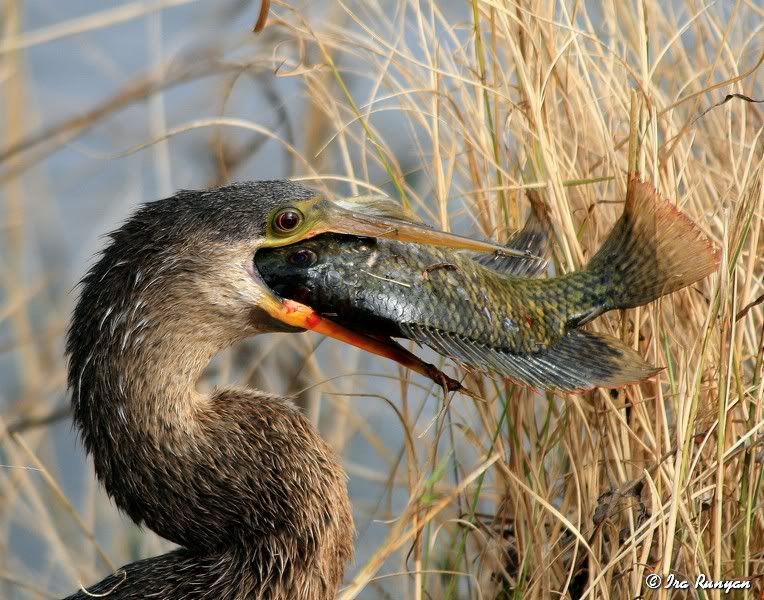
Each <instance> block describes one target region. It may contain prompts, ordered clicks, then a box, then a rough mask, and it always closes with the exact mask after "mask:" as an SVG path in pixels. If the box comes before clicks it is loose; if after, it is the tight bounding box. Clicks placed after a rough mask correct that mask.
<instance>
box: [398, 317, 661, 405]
mask: <svg viewBox="0 0 764 600" xmlns="http://www.w3.org/2000/svg"><path fill="white" fill-rule="evenodd" d="M402 329H403V330H404V331H405V332H406V333H407V334H408V335H409V336H410V337H411V339H413V340H415V341H417V342H422V343H425V344H427V345H428V346H430V347H431V348H432V349H433V350H435V351H436V352H439V353H441V354H443V355H446V356H449V357H451V358H453V359H455V360H457V361H459V362H461V363H464V364H465V365H468V366H470V367H474V368H476V369H479V370H481V371H488V372H492V373H495V374H497V375H501V376H503V377H508V378H510V379H512V380H513V381H516V382H517V383H521V384H524V385H527V386H530V387H535V388H541V389H546V390H553V391H562V392H579V391H584V390H590V389H592V388H595V387H608V388H613V387H621V386H624V385H627V384H629V383H636V382H638V381H642V380H643V379H648V378H650V377H652V376H653V375H655V374H656V373H657V372H658V371H660V370H661V369H657V368H655V367H653V366H652V365H650V364H648V363H647V362H645V360H644V359H643V358H642V357H641V356H639V354H637V353H636V352H635V351H634V350H632V349H631V348H629V347H628V346H626V345H624V344H623V342H621V341H620V340H618V339H616V338H612V337H609V336H606V335H602V334H599V333H591V332H588V331H578V330H574V331H571V332H569V333H568V334H567V335H565V337H563V338H561V339H560V340H559V341H558V342H556V343H555V344H554V345H552V346H550V347H549V348H547V349H545V350H542V351H540V352H535V353H527V354H513V353H509V352H507V351H505V350H502V349H501V348H493V347H491V346H486V345H484V344H481V343H479V342H476V341H474V340H470V339H467V338H463V337H461V336H458V335H455V334H452V333H448V332H444V331H440V330H436V329H431V328H426V327H421V326H418V325H411V324H407V325H405V326H402Z"/></svg>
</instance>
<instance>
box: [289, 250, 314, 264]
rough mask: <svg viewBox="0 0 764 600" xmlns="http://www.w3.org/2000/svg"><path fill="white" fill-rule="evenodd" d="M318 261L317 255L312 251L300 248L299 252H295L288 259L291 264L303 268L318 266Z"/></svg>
mask: <svg viewBox="0 0 764 600" xmlns="http://www.w3.org/2000/svg"><path fill="white" fill-rule="evenodd" d="M317 260H318V256H316V253H315V252H313V251H312V250H308V249H307V248H300V249H299V250H295V251H294V252H292V254H290V255H289V256H288V257H287V261H289V264H291V265H294V266H295V267H302V268H307V267H310V266H313V265H314V264H316V261H317Z"/></svg>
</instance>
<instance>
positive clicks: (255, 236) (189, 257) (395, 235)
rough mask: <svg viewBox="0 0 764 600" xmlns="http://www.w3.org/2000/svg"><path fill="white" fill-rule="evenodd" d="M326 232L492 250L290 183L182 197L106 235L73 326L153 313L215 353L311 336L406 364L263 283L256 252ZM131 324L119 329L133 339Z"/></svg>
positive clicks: (385, 204)
mask: <svg viewBox="0 0 764 600" xmlns="http://www.w3.org/2000/svg"><path fill="white" fill-rule="evenodd" d="M325 232H334V233H343V234H351V235H358V236H366V237H380V238H390V239H395V240H400V241H404V242H416V243H420V244H430V245H440V246H447V247H451V248H461V249H466V250H475V251H483V252H493V251H495V250H496V249H497V247H496V246H494V245H493V244H490V243H487V242H479V241H476V240H470V239H468V238H463V237H460V236H456V235H453V234H449V233H445V232H442V231H437V230H434V229H431V228H428V227H426V226H425V225H423V224H421V223H419V222H417V221H416V220H415V219H414V218H413V217H412V216H411V215H409V214H407V213H406V212H404V211H403V210H402V209H401V208H400V207H399V206H398V205H397V204H396V203H394V202H392V201H391V200H389V199H387V198H385V197H380V196H366V197H359V198H349V199H340V200H334V201H332V200H329V199H328V198H327V197H325V196H323V195H321V194H319V193H317V192H316V191H315V190H312V189H310V188H308V187H305V186H303V185H301V184H299V183H295V182H290V181H256V182H245V183H236V184H231V185H227V186H223V187H219V188H215V189H211V190H207V191H181V192H178V193H177V194H176V195H175V196H173V197H170V198H165V199H163V200H158V201H156V202H151V203H149V204H146V205H145V206H143V207H142V208H141V209H139V210H138V211H137V212H136V213H135V214H134V215H133V216H132V217H131V218H130V219H129V220H128V221H127V222H126V223H125V224H124V225H123V226H122V227H120V228H119V229H118V230H117V231H115V232H114V233H113V234H112V235H111V237H112V243H111V244H109V246H108V247H107V248H106V249H105V250H104V254H103V257H102V259H101V260H100V261H99V262H98V264H96V265H95V266H94V267H93V269H92V270H91V272H90V274H89V275H88V276H87V277H86V279H85V280H84V284H85V288H84V293H83V301H81V302H80V307H81V308H80V312H82V313H83V314H82V315H80V316H81V317H82V319H80V320H76V321H75V326H77V324H79V323H82V322H90V321H92V320H93V319H94V318H95V319H96V320H98V321H99V322H103V319H106V318H107V316H109V318H112V316H113V315H115V314H120V315H121V314H125V315H128V316H129V315H133V316H131V317H130V318H133V319H134V320H135V321H136V323H137V324H140V325H141V326H142V327H143V326H144V323H146V322H152V319H150V318H149V316H148V314H144V315H141V314H140V313H141V312H143V313H148V312H149V311H151V312H152V314H155V315H157V316H159V315H163V317H162V318H163V319H164V320H165V322H167V320H168V319H171V320H173V323H165V326H166V327H168V330H169V328H170V327H174V328H175V330H176V332H177V333H178V334H179V335H181V334H182V335H185V336H186V338H185V339H190V338H189V337H188V336H189V335H194V336H196V338H195V339H200V340H204V339H208V338H209V337H213V336H214V338H215V345H218V346H222V345H225V344H227V343H231V342H233V341H236V340H237V339H240V338H243V337H246V336H248V335H252V334H254V333H258V332H265V331H284V330H292V331H293V330H301V329H310V330H314V331H317V332H319V333H322V334H324V335H327V336H330V337H334V338H337V339H339V340H342V341H344V342H346V343H349V344H352V345H355V346H359V347H361V348H364V349H366V350H369V351H371V352H374V353H376V354H381V355H384V356H387V357H388V358H393V359H394V360H397V361H398V362H402V363H404V364H406V360H408V361H409V363H410V359H411V355H406V356H404V355H403V354H401V352H400V350H401V349H400V347H398V346H397V345H393V343H392V342H387V341H380V340H378V339H371V338H368V337H366V336H364V335H361V334H359V333H357V332H353V331H350V330H348V329H346V328H344V327H342V326H340V325H338V324H335V323H333V322H331V321H327V320H326V319H324V318H322V317H321V316H320V315H318V314H317V313H316V312H315V311H313V310H312V309H311V308H310V307H309V306H305V305H303V304H300V303H297V302H294V301H292V300H288V299H284V298H280V297H279V296H278V295H277V294H275V293H274V292H273V291H272V290H271V289H270V288H269V287H268V286H267V285H266V284H265V282H264V281H263V279H262V278H261V276H260V273H259V272H258V270H257V269H256V268H255V265H254V256H255V253H256V252H257V251H258V250H259V249H261V248H269V247H270V248H273V247H279V246H285V245H288V244H294V243H297V242H300V241H302V240H305V239H307V238H310V237H313V236H315V235H318V234H321V233H325ZM499 250H501V251H502V252H505V253H506V249H503V248H499ZM138 308H140V310H138ZM170 309H172V310H170ZM77 314H79V313H77ZM100 314H103V315H104V316H103V317H99V316H98V315H100ZM168 315H172V317H170V316H168ZM137 324H134V325H133V326H132V328H131V327H130V326H128V325H125V328H126V330H127V331H135V330H136V327H137ZM96 334H97V332H94V336H95V335H96ZM167 335H168V334H165V337H167ZM179 339H180V338H179ZM210 343H212V340H210ZM409 366H410V364H409Z"/></svg>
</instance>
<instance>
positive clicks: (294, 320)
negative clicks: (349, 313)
mask: <svg viewBox="0 0 764 600" xmlns="http://www.w3.org/2000/svg"><path fill="white" fill-rule="evenodd" d="M264 291H265V290H264ZM260 306H261V308H262V309H264V310H265V311H266V312H267V313H268V314H269V315H270V316H271V317H273V318H274V319H276V320H278V321H281V322H282V323H286V324H287V325H291V326H292V327H297V328H299V329H309V330H310V331H315V332H316V333H320V334H323V335H325V336H328V337H331V338H334V339H336V340H340V341H341V342H345V343H346V344H350V345H351V346H355V347H357V348H361V349H362V350H366V351H367V352H371V353H372V354H376V355H378V356H383V357H385V358H389V359H391V360H394V361H395V362H397V363H398V364H400V365H402V366H404V367H406V368H408V369H411V370H412V371H415V372H416V373H419V374H421V375H424V376H425V377H427V378H429V379H431V380H432V381H434V382H436V383H437V384H439V385H442V386H443V387H444V388H445V389H446V390H448V391H456V390H460V389H462V385H461V384H460V383H459V382H458V381H456V380H455V379H452V378H450V377H448V376H447V375H444V374H443V373H441V372H440V370H439V369H438V368H437V367H435V366H434V365H431V364H429V363H426V362H424V361H423V360H421V359H420V358H419V357H417V356H416V355H415V354H412V353H411V352H409V351H408V350H406V349H405V348H404V347H403V346H401V345H400V344H398V343H396V342H394V341H393V340H391V339H389V338H376V337H371V336H367V335H364V334H362V333H356V332H355V331H352V330H350V329H347V328H346V327H343V326H342V325H339V324H337V323H334V322H333V321H330V320H328V319H325V318H324V317H322V316H321V315H319V314H318V313H317V312H316V311H314V310H313V309H312V308H310V307H309V306H306V305H304V304H300V303H299V302H295V301H294V300H282V299H281V298H278V297H277V296H275V295H273V294H271V293H270V292H269V291H266V294H265V296H264V297H263V299H262V301H261V303H260Z"/></svg>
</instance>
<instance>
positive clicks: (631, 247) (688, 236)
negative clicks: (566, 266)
mask: <svg viewBox="0 0 764 600" xmlns="http://www.w3.org/2000/svg"><path fill="white" fill-rule="evenodd" d="M718 265H719V249H718V248H717V247H716V246H715V245H714V243H713V242H712V241H711V240H709V239H708V237H707V236H706V235H705V234H704V233H703V231H701V229H700V228H699V227H698V226H697V225H696V224H695V223H693V222H692V221H691V220H690V218H689V217H688V216H687V215H685V214H684V213H683V212H681V211H680V210H679V209H678V208H677V207H676V206H674V205H672V204H671V203H669V202H668V201H667V200H665V199H664V198H662V197H661V196H660V194H659V193H658V192H657V190H656V189H655V188H654V187H653V186H652V185H650V184H649V183H645V182H643V181H640V180H639V179H638V178H637V177H636V176H633V177H632V178H631V180H630V181H629V188H628V192H627V194H626V206H625V208H624V211H623V215H622V216H621V218H620V219H619V220H618V222H617V223H616V224H615V226H614V227H613V230H612V231H611V232H610V235H609V236H608V238H607V240H605V243H604V244H602V247H601V248H600V249H599V250H598V251H597V253H596V254H595V255H594V256H593V257H592V259H591V261H590V262H589V264H588V265H587V267H586V271H587V272H588V273H589V274H593V275H595V277H596V279H597V280H599V281H602V282H603V283H604V284H605V285H606V286H607V292H606V295H607V297H608V303H609V304H610V306H609V307H607V309H608V310H612V309H624V308H633V307H636V306H641V305H643V304H647V303H649V302H652V301H653V300H655V299H656V298H659V297H660V296H663V295H664V294H670V293H671V292H675V291H677V290H680V289H682V288H684V287H687V286H688V285H690V284H692V283H695V282H696V281H699V280H701V279H703V278H704V277H706V276H707V275H710V274H711V273H713V272H714V271H716V269H717V267H718Z"/></svg>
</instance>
